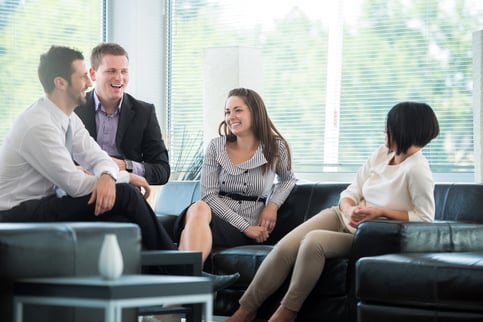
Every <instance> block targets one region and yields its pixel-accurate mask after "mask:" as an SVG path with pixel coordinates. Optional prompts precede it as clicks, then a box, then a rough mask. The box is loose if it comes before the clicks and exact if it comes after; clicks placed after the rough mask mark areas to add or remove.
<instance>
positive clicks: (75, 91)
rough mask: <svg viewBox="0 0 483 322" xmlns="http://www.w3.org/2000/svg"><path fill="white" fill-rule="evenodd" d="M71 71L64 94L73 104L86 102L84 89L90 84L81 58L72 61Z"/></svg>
mask: <svg viewBox="0 0 483 322" xmlns="http://www.w3.org/2000/svg"><path fill="white" fill-rule="evenodd" d="M72 69H73V73H72V75H71V76H70V82H69V83H68V86H67V88H66V94H67V96H68V97H69V99H70V100H71V101H72V103H74V106H77V105H81V104H84V103H85V102H86V90H87V89H88V88H89V87H90V86H91V85H92V84H91V80H90V79H89V76H88V75H87V70H86V67H85V64H84V61H83V60H80V59H77V60H74V61H73V62H72Z"/></svg>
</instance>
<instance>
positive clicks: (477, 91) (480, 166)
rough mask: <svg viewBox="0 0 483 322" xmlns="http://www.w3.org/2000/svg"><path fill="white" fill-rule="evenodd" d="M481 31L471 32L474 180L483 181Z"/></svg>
mask: <svg viewBox="0 0 483 322" xmlns="http://www.w3.org/2000/svg"><path fill="white" fill-rule="evenodd" d="M482 106H483V31H482V30H480V31H476V32H474V33H473V131H474V132H473V133H474V134H473V135H474V153H475V182H477V183H481V182H483V177H482V174H483V163H482V159H483V152H482V149H481V143H482V142H481V134H482V133H481V128H482V124H483V115H482V113H481V108H482Z"/></svg>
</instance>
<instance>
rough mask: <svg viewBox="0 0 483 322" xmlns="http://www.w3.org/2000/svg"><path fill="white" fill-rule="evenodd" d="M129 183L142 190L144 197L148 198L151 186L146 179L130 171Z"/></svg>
mask: <svg viewBox="0 0 483 322" xmlns="http://www.w3.org/2000/svg"><path fill="white" fill-rule="evenodd" d="M129 183H130V184H132V185H133V186H135V187H136V188H138V189H139V191H141V193H143V190H144V193H143V195H144V199H148V198H149V194H150V193H151V186H150V185H149V183H148V182H147V181H146V178H144V177H141V176H138V175H137V174H134V173H130V174H129Z"/></svg>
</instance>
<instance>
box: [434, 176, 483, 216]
mask: <svg viewBox="0 0 483 322" xmlns="http://www.w3.org/2000/svg"><path fill="white" fill-rule="evenodd" d="M434 199H435V201H436V213H435V219H436V220H445V221H453V220H454V221H461V222H472V223H483V184H478V183H452V184H447V183H438V184H436V188H435V190H434Z"/></svg>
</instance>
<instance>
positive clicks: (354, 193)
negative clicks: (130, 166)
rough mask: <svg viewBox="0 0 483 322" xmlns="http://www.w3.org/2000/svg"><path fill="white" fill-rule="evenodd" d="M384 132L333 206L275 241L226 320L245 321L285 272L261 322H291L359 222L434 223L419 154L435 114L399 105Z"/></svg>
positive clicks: (434, 130)
mask: <svg viewBox="0 0 483 322" xmlns="http://www.w3.org/2000/svg"><path fill="white" fill-rule="evenodd" d="M385 134H386V142H385V145H384V146H381V147H380V148H379V149H377V150H376V151H375V152H374V153H373V154H372V156H371V157H369V159H368V160H367V161H366V163H365V164H364V165H363V166H362V167H361V168H360V169H359V171H358V172H357V175H356V177H355V180H354V181H353V182H352V184H350V185H349V186H348V187H347V189H345V190H344V191H343V192H342V193H341V196H340V201H339V205H338V206H335V207H332V208H329V209H325V210H323V211H321V212H320V213H319V214H317V215H315V216H314V217H312V218H311V219H309V220H307V221H306V222H305V223H303V224H301V225H300V226H298V227H297V228H295V229H294V230H293V231H291V232H290V233H289V234H287V235H286V236H285V237H284V238H282V239H281V240H280V241H279V242H278V244H277V245H276V246H275V247H274V249H273V250H272V251H271V252H270V254H269V255H268V256H267V258H265V260H264V261H263V262H262V265H261V266H260V268H259V269H258V271H257V274H256V275H255V277H254V279H253V281H252V283H251V284H250V286H249V287H248V289H247V291H246V292H245V294H244V295H243V296H242V298H241V299H240V308H239V309H238V310H237V311H236V312H235V314H234V315H233V316H232V317H231V318H229V319H228V320H227V322H245V321H252V320H253V319H254V318H255V316H256V311H257V309H258V308H259V307H260V306H261V304H262V303H263V302H264V301H265V300H266V299H267V298H268V297H269V296H270V295H271V294H272V293H273V292H275V291H276V290H277V289H278V288H279V287H280V286H281V285H282V283H283V282H284V281H285V280H286V278H287V277H288V276H289V274H290V272H291V271H292V270H293V273H292V276H291V280H290V286H289V288H288V290H287V292H286V293H285V296H284V298H283V299H282V301H281V304H280V306H279V307H278V309H277V310H276V311H275V312H274V313H273V315H272V316H271V318H270V319H269V320H268V321H269V322H282V321H283V322H288V321H294V320H295V318H296V315H297V312H298V311H299V310H300V308H301V306H302V304H303V302H304V301H305V299H306V298H307V296H308V295H309V293H310V292H311V291H312V289H313V287H314V286H315V284H316V282H317V281H318V280H319V278H320V275H321V274H322V271H323V269H324V263H325V259H326V258H332V257H343V256H347V255H348V253H349V251H350V247H351V244H352V238H353V234H354V231H355V229H356V227H357V226H358V225H359V224H360V223H362V222H364V221H367V220H373V219H380V218H385V219H392V220H402V221H425V222H432V221H433V219H434V207H435V205H434V195H433V189H434V182H433V179H432V174H431V170H430V168H429V164H428V161H427V160H426V158H425V157H424V155H423V154H422V151H421V149H422V148H423V147H424V146H425V145H426V144H428V143H429V142H430V141H431V140H432V139H434V138H435V137H436V136H437V135H438V134H439V124H438V120H437V118H436V115H435V114H434V112H433V110H432V109H431V107H430V106H429V105H427V104H424V103H415V102H403V103H399V104H397V105H395V106H394V107H393V108H392V109H391V110H390V111H389V113H388V115H387V121H386V129H385ZM274 272H276V274H274Z"/></svg>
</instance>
